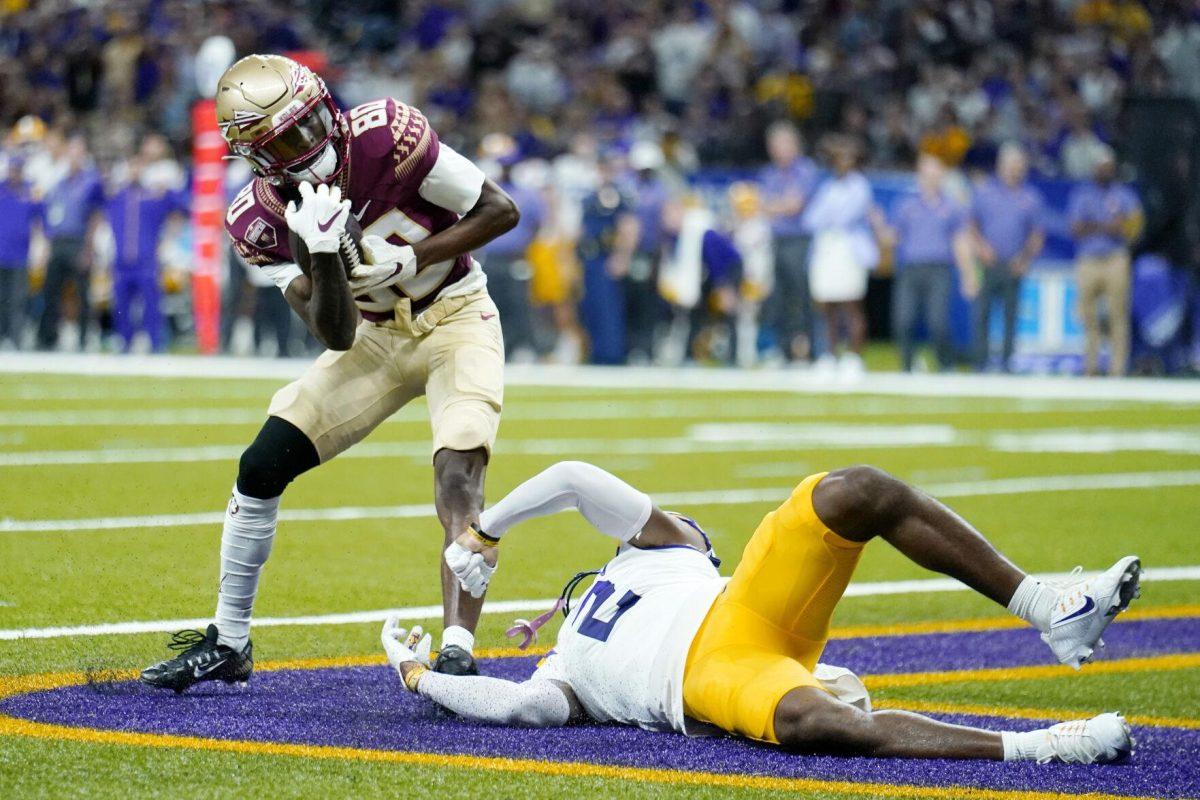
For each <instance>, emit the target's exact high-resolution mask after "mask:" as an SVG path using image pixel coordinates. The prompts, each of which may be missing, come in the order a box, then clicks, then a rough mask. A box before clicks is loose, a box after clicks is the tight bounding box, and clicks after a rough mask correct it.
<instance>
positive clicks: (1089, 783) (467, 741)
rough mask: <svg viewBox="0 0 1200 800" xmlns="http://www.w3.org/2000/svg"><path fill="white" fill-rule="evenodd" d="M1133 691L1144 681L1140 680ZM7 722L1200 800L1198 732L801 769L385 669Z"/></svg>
mask: <svg viewBox="0 0 1200 800" xmlns="http://www.w3.org/2000/svg"><path fill="white" fill-rule="evenodd" d="M1110 631H1111V634H1112V635H1111V636H1110V637H1108V638H1110V640H1111V644H1110V647H1109V654H1108V655H1109V656H1110V657H1134V656H1144V655H1155V654H1162V653H1172V652H1179V651H1182V650H1190V651H1195V650H1197V649H1200V625H1197V621H1196V620H1153V621H1150V620H1147V621H1139V622H1131V623H1124V624H1121V625H1117V626H1114V627H1113V628H1111V629H1110ZM1030 636H1031V632H1030V631H997V632H990V633H982V634H931V635H922V636H913V637H904V638H895V637H893V638H885V639H858V640H840V641H837V642H834V643H831V645H830V648H829V652H828V657H829V658H828V660H829V661H830V662H831V663H844V664H845V665H847V666H850V667H851V668H854V669H858V670H862V671H865V672H877V673H881V672H901V671H909V672H911V671H919V670H939V671H940V670H945V669H957V668H973V667H996V666H1012V665H1019V664H1023V663H1039V664H1042V663H1046V655H1047V652H1046V649H1045V645H1043V644H1042V643H1041V642H1039V641H1037V638H1036V635H1035V634H1034V635H1032V638H1030ZM914 640H915V641H914ZM914 645H919V646H914ZM939 653H940V656H939V655H938V654H939ZM535 662H536V657H529V658H511V659H501V660H491V661H487V662H484V664H483V668H484V671H485V672H486V673H488V674H491V675H495V676H498V677H504V678H510V679H515V680H520V679H523V678H525V677H527V676H528V675H529V674H530V673H531V672H532V670H533V668H534V664H535ZM1129 679H1130V680H1131V681H1136V680H1137V676H1136V675H1131V676H1129ZM1036 704H1037V703H1036V701H1034V700H1031V702H1030V703H1029V705H1036ZM1123 710H1125V711H1127V712H1129V713H1136V712H1137V711H1138V709H1136V708H1128V709H1123ZM0 712H2V713H6V714H10V715H12V716H16V717H21V718H25V719H30V720H35V721H39V722H47V723H57V724H63V725H74V726H86V727H95V728H105V729H116V730H127V731H144V732H151V733H170V734H179V735H192V736H203V737H216V738H223V739H248V740H257V741H267V742H270V741H276V742H288V743H304V744H318V745H321V744H324V745H337V746H346V747H360V748H373V749H382V750H419V751H427V752H441V753H470V754H473V755H479V756H507V757H513V758H533V759H543V760H553V761H586V762H593V763H601V764H616V765H627V766H638V767H650V768H654V767H660V768H671V769H681V770H694V771H711V772H721V773H730V774H754V775H774V776H781V777H806V778H818V779H828V780H846V781H875V782H882V783H911V784H917V785H929V786H944V785H969V786H979V787H987V788H994V789H1029V790H1040V791H1063V792H1072V793H1074V792H1106V793H1111V794H1130V795H1151V796H1155V797H1166V798H1178V797H1186V796H1189V795H1195V794H1196V793H1197V787H1200V731H1196V730H1182V729H1169V728H1147V729H1138V730H1137V731H1136V732H1135V735H1136V736H1137V738H1138V743H1139V751H1138V753H1137V755H1136V757H1135V758H1134V759H1133V760H1132V761H1131V762H1130V763H1127V764H1122V765H1113V766H1105V767H1079V766H1065V765H1045V766H1038V765H1035V764H1028V763H1019V764H998V763H990V762H962V761H907V760H895V759H891V760H869V759H848V758H832V757H814V756H796V755H790V754H787V753H783V752H781V751H780V750H778V749H776V748H772V747H768V746H764V745H757V744H753V743H750V742H745V741H740V740H735V739H731V738H718V739H687V738H685V737H682V736H679V735H677V734H669V733H650V732H646V731H641V730H637V729H633V728H624V727H617V726H601V725H584V726H577V727H572V728H558V729H548V730H524V729H522V730H513V729H507V728H498V727H491V726H485V725H478V724H474V723H468V722H465V721H463V720H460V719H457V718H454V717H452V716H450V715H448V714H446V713H444V712H442V711H440V710H438V709H437V708H436V707H434V706H433V705H432V704H430V703H428V702H426V701H424V700H422V699H420V698H417V697H414V696H413V695H410V694H408V693H406V692H404V691H403V690H402V689H401V688H400V686H399V683H398V681H397V679H396V676H395V674H394V673H392V671H391V670H390V669H388V668H387V667H382V666H380V667H357V668H342V669H315V670H281V671H271V672H262V673H260V674H259V675H256V676H255V678H254V680H253V682H252V683H251V686H250V688H249V689H247V690H244V691H243V690H238V689H236V688H233V687H227V686H224V685H213V684H202V685H201V686H198V687H195V688H193V689H192V690H191V691H189V692H188V693H187V694H185V695H182V696H176V695H174V694H173V693H170V692H161V691H152V690H149V689H147V688H145V687H142V686H140V685H138V684H136V683H116V684H99V685H97V686H95V687H88V686H71V687H62V688H58V689H52V690H47V691H42V692H33V693H29V694H24V695H16V696H13V697H10V698H7V699H5V700H3V701H0ZM944 718H946V719H948V720H951V721H955V722H960V723H966V724H974V725H979V726H980V727H987V728H995V729H999V728H1007V729H1012V730H1027V729H1031V728H1034V727H1037V726H1038V725H1039V724H1042V723H1038V722H1035V721H1032V720H1001V719H997V718H974V717H966V716H961V715H948V716H945V717H944Z"/></svg>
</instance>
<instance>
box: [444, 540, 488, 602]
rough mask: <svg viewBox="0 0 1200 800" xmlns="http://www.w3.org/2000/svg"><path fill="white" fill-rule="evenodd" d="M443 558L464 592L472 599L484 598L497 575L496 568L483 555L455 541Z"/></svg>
mask: <svg viewBox="0 0 1200 800" xmlns="http://www.w3.org/2000/svg"><path fill="white" fill-rule="evenodd" d="M443 557H444V558H445V559H446V566H448V567H450V571H451V572H453V573H454V576H455V577H456V578H458V582H459V583H460V584H462V588H463V591H464V592H467V593H468V594H470V595H471V597H483V593H484V592H486V591H487V588H488V584H489V583H491V582H492V576H493V575H495V574H496V567H494V566H492V565H491V564H489V563H487V560H486V559H484V557H483V553H476V552H475V551H474V550H468V549H467V548H465V547H463V546H462V545H461V544H459V543H458V542H457V541H453V542H451V543H450V546H449V547H447V548H446V552H445V553H443Z"/></svg>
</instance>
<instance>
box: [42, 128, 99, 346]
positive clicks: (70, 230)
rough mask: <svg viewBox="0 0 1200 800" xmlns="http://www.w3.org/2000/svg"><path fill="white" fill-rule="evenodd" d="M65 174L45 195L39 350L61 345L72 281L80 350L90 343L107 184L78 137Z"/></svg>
mask: <svg viewBox="0 0 1200 800" xmlns="http://www.w3.org/2000/svg"><path fill="white" fill-rule="evenodd" d="M64 158H65V159H66V160H67V173H66V175H65V176H64V177H63V179H62V180H60V181H59V182H58V183H57V184H56V185H55V186H54V187H53V188H52V189H51V190H50V191H49V192H48V193H47V195H46V217H45V224H46V238H47V239H48V240H49V241H50V258H49V261H48V262H47V264H46V283H45V285H44V286H43V287H42V300H43V306H42V318H41V320H40V321H39V323H38V334H37V346H38V349H39V350H52V349H54V348H55V347H56V346H57V345H58V321H59V311H60V308H61V304H62V297H63V290H64V289H66V286H67V283H68V282H70V283H72V284H74V286H75V295H76V299H77V300H78V302H79V349H81V350H82V349H83V348H84V345H86V343H87V333H88V324H89V320H90V318H91V313H90V310H89V305H88V287H89V282H90V277H91V272H90V270H91V262H92V238H93V236H94V234H95V231H96V226H97V225H98V224H99V223H100V221H101V220H102V218H103V213H104V187H103V185H102V184H101V182H100V173H99V172H97V171H96V170H95V169H94V168H92V167H91V165H90V160H91V159H90V155H89V153H88V148H87V143H86V142H85V141H84V138H83V137H82V136H76V137H74V138H73V139H71V141H70V142H68V143H67V149H66V154H65V155H64Z"/></svg>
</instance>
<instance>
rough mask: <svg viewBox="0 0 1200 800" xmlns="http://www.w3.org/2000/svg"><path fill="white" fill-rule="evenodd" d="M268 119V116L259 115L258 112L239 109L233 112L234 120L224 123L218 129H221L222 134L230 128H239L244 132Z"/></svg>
mask: <svg viewBox="0 0 1200 800" xmlns="http://www.w3.org/2000/svg"><path fill="white" fill-rule="evenodd" d="M266 118H267V115H266V114H259V113H258V112H256V111H247V110H245V109H243V108H239V109H237V110H236V111H234V112H233V120H231V121H230V122H222V123H221V124H220V125H219V126H218V127H219V128H220V129H221V133H226V132H228V131H229V129H230V128H237V129H238V130H239V131H244V130H246V129H247V128H253V127H254V126H255V125H257V124H258V123H260V122H262V121H263V120H264V119H266Z"/></svg>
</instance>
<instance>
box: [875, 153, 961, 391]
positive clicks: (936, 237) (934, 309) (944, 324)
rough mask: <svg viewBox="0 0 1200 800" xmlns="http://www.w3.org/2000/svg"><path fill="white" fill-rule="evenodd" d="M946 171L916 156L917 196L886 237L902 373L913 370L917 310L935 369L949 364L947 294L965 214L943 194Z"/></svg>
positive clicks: (901, 208)
mask: <svg viewBox="0 0 1200 800" xmlns="http://www.w3.org/2000/svg"><path fill="white" fill-rule="evenodd" d="M945 176H946V169H945V166H944V165H943V164H942V162H941V160H940V159H939V158H938V157H937V156H935V155H931V154H929V153H924V154H922V155H921V156H920V157H919V158H918V159H917V194H916V196H915V197H908V198H905V199H904V200H902V201H901V202H900V203H899V205H898V206H897V207H896V210H895V212H894V213H893V214H892V221H891V226H890V229H889V230H888V236H887V238H888V239H890V240H891V244H892V246H893V247H894V253H895V263H896V281H895V284H894V286H893V289H892V309H893V310H892V324H893V327H894V329H895V336H896V342H897V344H898V345H899V346H900V360H901V364H902V366H903V368H904V371H905V372H912V368H913V357H914V355H915V353H916V347H915V342H914V334H915V328H916V326H917V322H918V321H920V319H921V317H922V313H923V315H924V322H925V325H926V327H927V329H928V331H929V337H930V340H931V341H932V342H933V346H934V352H935V353H936V354H937V361H938V367H939V368H940V369H942V370H946V369H949V368H950V365H951V363H952V361H953V353H952V351H951V347H950V292H951V287H952V286H953V285H954V275H953V270H954V267H955V264H959V265H965V264H966V263H967V253H966V250H965V249H966V248H967V247H969V244H968V240H967V233H966V222H967V213H966V209H964V208H963V207H962V206H961V205H960V204H959V203H958V202H957V201H956V200H954V198H952V197H950V195H949V194H947V193H946V190H945V187H944V183H945Z"/></svg>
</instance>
